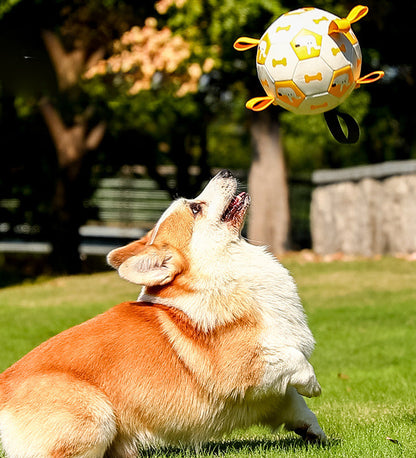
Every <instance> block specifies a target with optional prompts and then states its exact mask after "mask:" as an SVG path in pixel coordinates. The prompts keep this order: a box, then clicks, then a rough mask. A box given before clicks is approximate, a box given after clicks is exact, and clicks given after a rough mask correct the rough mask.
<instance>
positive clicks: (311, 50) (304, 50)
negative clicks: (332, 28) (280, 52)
mask: <svg viewBox="0 0 416 458" xmlns="http://www.w3.org/2000/svg"><path fill="white" fill-rule="evenodd" d="M290 45H291V46H292V48H293V51H295V53H296V55H297V56H298V58H299V60H304V59H310V58H311V57H318V56H319V54H320V53H321V45H322V37H321V35H318V34H317V33H315V32H312V31H311V30H308V29H302V30H301V31H300V32H299V33H298V34H296V36H295V37H294V38H293V40H292V41H291V42H290Z"/></svg>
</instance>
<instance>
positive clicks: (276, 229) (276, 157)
mask: <svg viewBox="0 0 416 458" xmlns="http://www.w3.org/2000/svg"><path fill="white" fill-rule="evenodd" d="M251 136H252V141H253V152H254V156H253V161H252V165H251V169H250V174H249V180H248V188H249V192H250V195H251V198H252V204H251V208H250V213H249V225H248V237H249V239H250V241H252V242H254V243H259V244H266V245H268V246H269V248H270V250H271V251H272V252H273V253H274V254H276V255H277V254H281V253H283V252H285V251H286V250H287V249H288V247H289V226H290V210H289V191H288V184H287V177H286V165H285V160H284V155H283V148H282V142H281V138H280V131H279V126H278V122H277V120H276V119H274V118H273V116H272V115H271V114H270V113H269V112H268V111H264V112H261V113H255V114H254V115H253V120H252V124H251Z"/></svg>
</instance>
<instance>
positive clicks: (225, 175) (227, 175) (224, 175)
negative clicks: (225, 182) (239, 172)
mask: <svg viewBox="0 0 416 458" xmlns="http://www.w3.org/2000/svg"><path fill="white" fill-rule="evenodd" d="M218 176H219V177H221V178H232V176H233V174H232V173H231V172H230V171H229V170H221V172H220V173H219V174H218Z"/></svg>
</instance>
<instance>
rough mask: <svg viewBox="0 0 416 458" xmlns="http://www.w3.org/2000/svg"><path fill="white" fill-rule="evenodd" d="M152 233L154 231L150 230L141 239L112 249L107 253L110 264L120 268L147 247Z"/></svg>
mask: <svg viewBox="0 0 416 458" xmlns="http://www.w3.org/2000/svg"><path fill="white" fill-rule="evenodd" d="M151 234H152V231H150V232H148V233H147V234H146V235H145V236H144V237H142V238H141V239H140V240H136V241H134V242H131V243H129V244H128V245H125V246H123V247H121V248H116V249H115V250H112V251H110V253H108V255H107V262H108V264H110V266H111V267H114V269H118V268H119V267H120V266H121V264H123V262H124V261H125V260H126V259H128V258H130V257H131V256H135V255H137V254H139V253H140V252H141V251H142V250H143V249H144V248H145V247H146V245H147V244H148V242H149V240H150V237H151Z"/></svg>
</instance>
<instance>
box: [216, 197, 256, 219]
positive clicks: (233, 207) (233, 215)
mask: <svg viewBox="0 0 416 458" xmlns="http://www.w3.org/2000/svg"><path fill="white" fill-rule="evenodd" d="M249 205H250V196H249V195H248V193H246V192H241V193H240V194H238V195H237V196H235V197H233V199H232V200H231V202H230V204H229V205H228V207H227V208H226V210H225V212H224V213H223V215H222V217H221V221H224V222H226V223H227V222H233V223H241V222H242V220H243V218H244V215H245V213H246V210H247V208H248V206H249Z"/></svg>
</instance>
